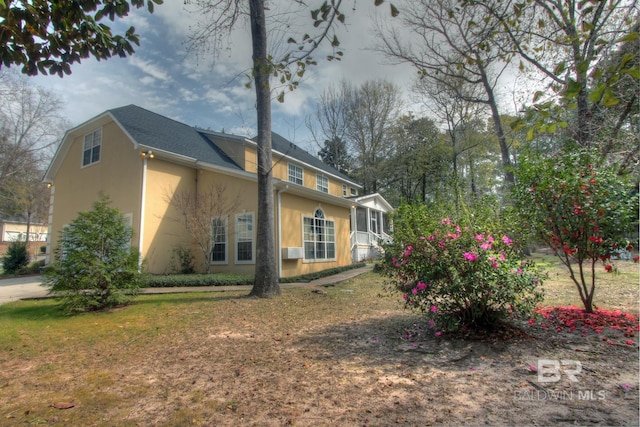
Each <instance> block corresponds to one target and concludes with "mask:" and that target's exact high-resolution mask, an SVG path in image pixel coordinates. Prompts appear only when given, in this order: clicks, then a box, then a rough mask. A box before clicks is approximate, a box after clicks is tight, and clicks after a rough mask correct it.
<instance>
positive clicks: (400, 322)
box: [294, 314, 520, 370]
mask: <svg viewBox="0 0 640 427" xmlns="http://www.w3.org/2000/svg"><path fill="white" fill-rule="evenodd" d="M519 339H520V338H514V339H508V340H500V339H488V340H472V339H465V338H462V337H460V336H456V335H446V334H445V335H442V336H436V331H435V330H433V329H430V328H429V327H428V326H427V324H426V321H425V320H424V319H423V318H421V317H420V316H416V315H411V314H406V315H404V314H402V315H394V316H390V317H385V318H379V319H369V320H366V321H363V322H353V323H340V324H335V325H330V326H328V327H326V328H324V329H320V330H317V331H314V332H312V333H309V334H307V335H306V336H304V337H302V338H300V339H299V340H297V341H296V342H295V343H294V345H295V346H299V347H300V348H303V349H305V352H308V353H309V354H314V355H315V356H314V357H315V358H316V359H318V360H323V361H326V360H342V361H350V360H354V359H356V358H357V359H358V364H359V365H361V366H367V367H380V366H388V365H390V364H405V365H413V364H417V363H424V362H425V360H431V361H433V362H434V363H451V364H452V365H451V368H452V369H454V370H458V369H459V368H460V367H459V366H458V364H459V363H458V362H460V363H463V365H464V366H466V365H467V364H468V363H469V362H471V361H474V360H475V359H478V358H480V357H481V356H483V355H486V354H499V353H501V352H503V351H505V350H507V349H508V348H509V347H510V346H511V345H512V344H513V345H517V342H518V341H519ZM463 360H464V362H462V361H463ZM461 366H462V365H461ZM465 369H466V368H465Z"/></svg>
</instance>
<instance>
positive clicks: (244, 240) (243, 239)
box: [236, 213, 253, 263]
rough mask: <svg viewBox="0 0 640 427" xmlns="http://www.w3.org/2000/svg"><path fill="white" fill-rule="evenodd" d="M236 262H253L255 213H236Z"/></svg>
mask: <svg viewBox="0 0 640 427" xmlns="http://www.w3.org/2000/svg"><path fill="white" fill-rule="evenodd" d="M236 262H238V263H252V262H253V214H252V213H245V214H239V215H236Z"/></svg>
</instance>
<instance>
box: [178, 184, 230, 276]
mask: <svg viewBox="0 0 640 427" xmlns="http://www.w3.org/2000/svg"><path fill="white" fill-rule="evenodd" d="M165 200H166V202H167V203H168V204H169V206H171V207H172V208H173V209H174V210H175V211H176V213H177V216H175V217H170V219H172V220H173V221H175V222H179V223H181V224H182V225H183V226H184V227H185V229H186V230H187V232H188V233H189V235H190V236H191V239H192V240H193V242H195V244H196V246H197V247H198V248H199V249H200V253H201V255H202V265H204V266H205V269H206V272H207V273H210V272H211V262H212V256H213V254H212V252H213V250H214V246H215V243H216V242H218V241H220V239H221V238H222V239H223V238H224V237H225V235H224V233H225V229H226V228H227V227H228V222H227V221H228V219H227V218H228V217H229V215H231V214H232V213H234V212H236V211H237V209H238V206H240V196H239V195H238V194H236V197H235V198H231V197H230V194H229V192H228V191H227V188H226V186H225V185H222V184H216V185H213V184H212V185H210V186H209V187H207V188H205V189H204V191H200V192H195V191H193V192H192V191H181V192H177V193H175V192H170V193H167V194H165Z"/></svg>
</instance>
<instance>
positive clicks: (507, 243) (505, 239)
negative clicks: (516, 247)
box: [502, 235, 513, 246]
mask: <svg viewBox="0 0 640 427" xmlns="http://www.w3.org/2000/svg"><path fill="white" fill-rule="evenodd" d="M502 243H504V244H505V245H507V246H511V245H512V244H513V240H511V239H510V238H509V237H508V236H506V235H505V236H502Z"/></svg>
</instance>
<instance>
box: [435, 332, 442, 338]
mask: <svg viewBox="0 0 640 427" xmlns="http://www.w3.org/2000/svg"><path fill="white" fill-rule="evenodd" d="M434 335H435V336H437V337H439V336H440V335H442V332H440V331H438V332H436V333H435V334H434Z"/></svg>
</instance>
